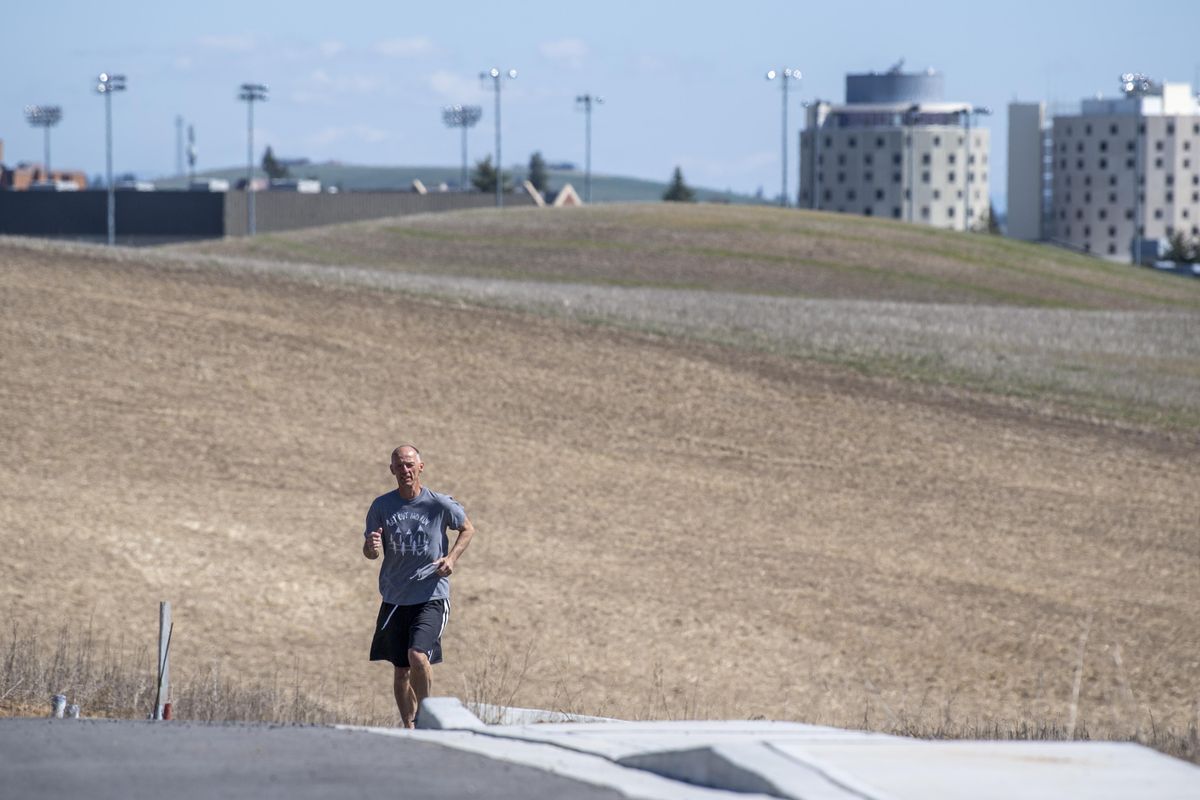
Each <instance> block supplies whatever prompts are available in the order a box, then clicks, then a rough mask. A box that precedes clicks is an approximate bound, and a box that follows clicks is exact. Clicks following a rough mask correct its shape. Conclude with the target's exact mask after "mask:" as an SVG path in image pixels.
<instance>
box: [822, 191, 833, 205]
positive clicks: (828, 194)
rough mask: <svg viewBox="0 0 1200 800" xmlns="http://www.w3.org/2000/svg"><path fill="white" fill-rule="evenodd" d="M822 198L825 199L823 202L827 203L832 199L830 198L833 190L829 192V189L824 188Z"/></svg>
mask: <svg viewBox="0 0 1200 800" xmlns="http://www.w3.org/2000/svg"><path fill="white" fill-rule="evenodd" d="M824 199H825V202H826V203H828V202H829V201H830V200H832V199H833V192H831V191H829V190H828V189H826V190H825V198H824Z"/></svg>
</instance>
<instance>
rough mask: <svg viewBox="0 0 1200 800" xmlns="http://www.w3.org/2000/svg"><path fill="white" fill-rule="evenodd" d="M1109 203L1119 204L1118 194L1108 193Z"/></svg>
mask: <svg viewBox="0 0 1200 800" xmlns="http://www.w3.org/2000/svg"><path fill="white" fill-rule="evenodd" d="M1108 202H1110V203H1115V202H1117V193H1116V192H1109V193H1108Z"/></svg>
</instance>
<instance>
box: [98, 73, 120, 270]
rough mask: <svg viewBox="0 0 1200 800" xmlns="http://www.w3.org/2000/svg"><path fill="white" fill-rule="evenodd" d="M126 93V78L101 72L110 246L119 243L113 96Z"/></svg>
mask: <svg viewBox="0 0 1200 800" xmlns="http://www.w3.org/2000/svg"><path fill="white" fill-rule="evenodd" d="M123 91H125V76H124V75H110V74H108V73H107V72H101V73H100V78H99V83H97V84H96V92H97V94H101V95H103V96H104V183H105V186H106V187H107V188H108V245H109V247H112V246H113V245H114V244H116V241H117V196H116V192H115V189H116V187H114V186H113V173H112V96H113V92H123Z"/></svg>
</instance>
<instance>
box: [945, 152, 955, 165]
mask: <svg viewBox="0 0 1200 800" xmlns="http://www.w3.org/2000/svg"><path fill="white" fill-rule="evenodd" d="M946 163H947V164H953V163H954V153H950V154H948V155H947V156H946Z"/></svg>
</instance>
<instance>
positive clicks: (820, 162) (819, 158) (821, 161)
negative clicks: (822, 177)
mask: <svg viewBox="0 0 1200 800" xmlns="http://www.w3.org/2000/svg"><path fill="white" fill-rule="evenodd" d="M817 165H818V166H824V165H825V154H824V153H821V155H819V156H817Z"/></svg>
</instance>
